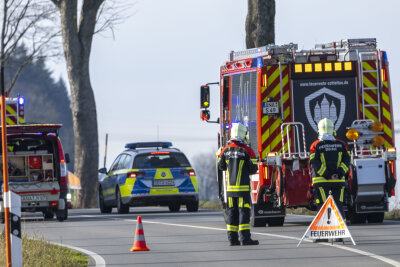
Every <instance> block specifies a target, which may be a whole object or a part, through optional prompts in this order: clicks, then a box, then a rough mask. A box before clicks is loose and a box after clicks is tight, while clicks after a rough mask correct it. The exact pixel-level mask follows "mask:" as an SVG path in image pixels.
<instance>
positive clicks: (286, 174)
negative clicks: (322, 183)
mask: <svg viewBox="0 0 400 267" xmlns="http://www.w3.org/2000/svg"><path fill="white" fill-rule="evenodd" d="M388 67H389V63H388V58H387V54H386V52H385V51H382V50H380V49H378V48H377V42H376V39H374V38H367V39H346V40H341V41H339V42H332V43H326V44H317V45H316V46H315V48H313V49H309V50H298V49H297V45H296V44H293V43H290V44H287V45H267V46H265V47H260V48H254V49H248V50H244V51H238V52H231V53H230V55H229V60H228V61H227V62H226V63H225V64H224V65H223V66H221V73H220V82H219V85H220V103H219V105H220V114H219V116H220V119H218V120H217V121H216V122H217V123H219V124H220V132H219V135H218V144H219V146H220V147H222V146H225V145H226V144H227V141H228V140H229V129H230V127H231V125H232V123H234V122H241V123H243V124H244V125H246V126H247V127H248V129H249V133H248V135H249V136H248V137H249V144H250V146H251V147H252V149H253V150H254V151H255V152H256V155H257V156H258V164H259V172H258V173H257V174H256V175H253V176H252V177H251V181H252V182H251V187H252V188H251V190H252V191H251V197H252V204H253V205H252V220H251V224H252V225H253V226H265V225H266V224H268V225H269V226H279V225H283V223H284V218H285V213H286V212H285V210H286V208H297V207H306V208H308V209H310V210H315V209H316V206H315V204H314V203H313V202H312V201H311V202H310V201H309V200H308V199H307V190H308V186H309V184H310V181H311V177H310V164H309V148H310V145H311V144H312V142H313V141H314V140H316V139H317V138H318V133H317V124H318V122H319V120H321V119H322V118H329V119H330V120H332V122H334V125H335V131H336V133H337V138H339V139H342V140H344V141H346V142H347V143H348V144H349V149H351V168H350V172H349V174H348V177H346V181H347V197H346V201H345V202H346V206H345V210H346V215H347V218H348V219H350V221H351V222H352V223H365V222H366V221H368V222H382V220H383V215H384V212H385V211H387V210H388V202H389V198H390V197H391V196H393V195H394V187H395V184H396V172H395V160H396V149H395V143H394V128H393V121H394V120H393V114H392V98H391V91H390V81H389V68H388ZM209 85H210V84H207V85H203V86H202V87H201V109H202V110H201V118H202V120H205V121H209V119H210V112H209V110H208V108H209V106H210V88H209ZM217 176H218V182H219V189H220V199H221V200H222V202H223V203H225V202H226V186H225V174H224V173H223V172H220V171H218V172H217Z"/></svg>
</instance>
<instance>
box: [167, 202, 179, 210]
mask: <svg viewBox="0 0 400 267" xmlns="http://www.w3.org/2000/svg"><path fill="white" fill-rule="evenodd" d="M168 208H169V211H170V212H178V211H179V210H180V209H181V204H180V203H171V204H169V205H168Z"/></svg>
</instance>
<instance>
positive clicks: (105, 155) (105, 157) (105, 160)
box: [104, 133, 108, 168]
mask: <svg viewBox="0 0 400 267" xmlns="http://www.w3.org/2000/svg"><path fill="white" fill-rule="evenodd" d="M107 143H108V133H106V144H105V149H104V168H107V167H106V162H107Z"/></svg>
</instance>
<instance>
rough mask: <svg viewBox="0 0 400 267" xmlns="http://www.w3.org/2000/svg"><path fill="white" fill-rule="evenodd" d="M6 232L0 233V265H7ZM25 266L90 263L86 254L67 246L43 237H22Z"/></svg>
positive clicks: (80, 265)
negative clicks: (58, 244) (49, 241)
mask: <svg viewBox="0 0 400 267" xmlns="http://www.w3.org/2000/svg"><path fill="white" fill-rule="evenodd" d="M5 243H6V242H5V233H4V232H3V233H2V234H1V235H0V266H6V249H5ZM22 251H23V255H22V257H23V264H24V266H63V267H64V266H74V267H75V266H77V267H83V266H87V265H88V264H89V259H88V257H87V256H86V255H84V254H82V253H80V252H76V251H73V250H70V249H68V248H65V247H60V246H57V245H53V244H50V243H48V242H46V241H44V240H43V238H37V237H35V239H29V238H27V237H26V236H23V237H22Z"/></svg>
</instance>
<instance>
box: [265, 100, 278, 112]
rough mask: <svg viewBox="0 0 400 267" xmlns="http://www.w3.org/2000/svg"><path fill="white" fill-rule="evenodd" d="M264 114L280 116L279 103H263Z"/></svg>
mask: <svg viewBox="0 0 400 267" xmlns="http://www.w3.org/2000/svg"><path fill="white" fill-rule="evenodd" d="M263 114H264V115H276V114H279V105H278V102H263Z"/></svg>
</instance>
